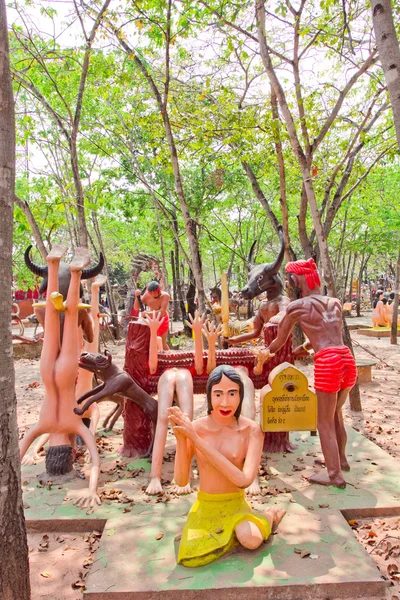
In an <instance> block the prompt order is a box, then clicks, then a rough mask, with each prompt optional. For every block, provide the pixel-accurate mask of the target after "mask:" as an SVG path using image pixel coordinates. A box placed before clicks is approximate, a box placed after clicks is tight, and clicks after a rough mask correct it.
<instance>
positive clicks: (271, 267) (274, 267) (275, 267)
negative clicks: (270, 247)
mask: <svg viewBox="0 0 400 600" xmlns="http://www.w3.org/2000/svg"><path fill="white" fill-rule="evenodd" d="M278 234H279V238H280V240H281V249H280V250H279V254H278V256H277V257H276V259H275V260H274V262H273V263H267V264H266V265H265V267H264V273H269V274H270V275H276V273H278V271H279V269H280V268H281V264H282V261H283V257H284V254H285V238H284V235H283V231H282V227H281V226H280V225H279V226H278Z"/></svg>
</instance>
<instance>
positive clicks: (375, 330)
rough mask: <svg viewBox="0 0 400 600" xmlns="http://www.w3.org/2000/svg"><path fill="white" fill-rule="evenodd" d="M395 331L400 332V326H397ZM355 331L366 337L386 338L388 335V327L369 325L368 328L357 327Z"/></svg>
mask: <svg viewBox="0 0 400 600" xmlns="http://www.w3.org/2000/svg"><path fill="white" fill-rule="evenodd" d="M397 331H398V332H400V328H397ZM357 333H358V334H359V335H366V336H368V337H375V338H387V337H390V327H369V328H368V329H358V330H357Z"/></svg>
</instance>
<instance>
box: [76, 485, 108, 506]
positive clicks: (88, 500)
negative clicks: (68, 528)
mask: <svg viewBox="0 0 400 600" xmlns="http://www.w3.org/2000/svg"><path fill="white" fill-rule="evenodd" d="M74 504H75V505H76V506H77V507H78V508H88V507H91V506H95V504H101V500H100V498H99V496H98V495H97V492H96V491H92V490H90V489H86V490H82V493H81V495H80V496H79V498H77V499H76V500H75V501H74Z"/></svg>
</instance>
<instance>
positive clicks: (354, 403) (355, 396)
mask: <svg viewBox="0 0 400 600" xmlns="http://www.w3.org/2000/svg"><path fill="white" fill-rule="evenodd" d="M343 342H344V344H345V345H346V346H347V347H348V348H349V350H350V351H351V353H352V355H353V356H354V350H353V344H352V341H351V335H350V331H349V328H348V327H347V322H346V319H345V317H343ZM349 398H350V408H351V410H354V411H356V412H361V411H362V406H361V396H360V387H359V385H358V380H357V381H356V383H355V385H354V387H353V388H352V389H351V390H350V394H349Z"/></svg>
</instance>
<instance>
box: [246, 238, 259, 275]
mask: <svg viewBox="0 0 400 600" xmlns="http://www.w3.org/2000/svg"><path fill="white" fill-rule="evenodd" d="M256 244H257V240H254V242H253V243H252V245H251V248H250V252H249V257H248V259H247V262H248V263H249V269H250V270H251V269H253V268H254V266H255V264H254V262H253V254H254V250H255V248H256Z"/></svg>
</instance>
